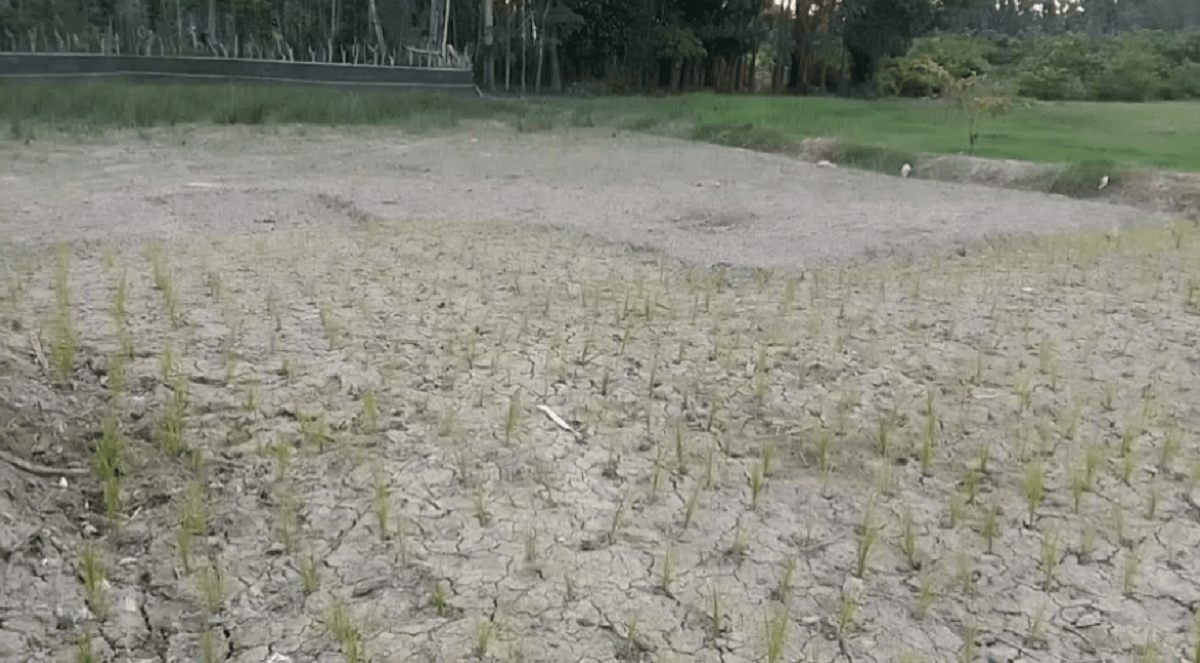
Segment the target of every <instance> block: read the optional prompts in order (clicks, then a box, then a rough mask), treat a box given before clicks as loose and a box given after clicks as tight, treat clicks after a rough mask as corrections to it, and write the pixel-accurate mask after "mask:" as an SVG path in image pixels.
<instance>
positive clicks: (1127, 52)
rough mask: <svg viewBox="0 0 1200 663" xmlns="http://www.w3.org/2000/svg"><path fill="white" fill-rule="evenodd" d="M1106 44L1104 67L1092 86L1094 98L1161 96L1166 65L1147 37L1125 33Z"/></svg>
mask: <svg viewBox="0 0 1200 663" xmlns="http://www.w3.org/2000/svg"><path fill="white" fill-rule="evenodd" d="M1107 46H1108V49H1107V50H1108V57H1107V63H1106V65H1107V66H1106V67H1105V68H1104V73H1103V74H1102V75H1101V76H1099V77H1098V79H1097V81H1096V85H1095V95H1096V98H1097V99H1100V100H1102V101H1146V100H1149V99H1157V98H1159V97H1160V96H1161V93H1162V88H1163V87H1164V83H1165V81H1166V79H1167V77H1168V76H1169V74H1170V67H1169V66H1168V64H1167V60H1166V58H1164V57H1163V56H1162V53H1161V51H1160V50H1159V49H1158V48H1157V46H1156V43H1155V41H1154V40H1153V38H1152V37H1151V36H1149V35H1144V34H1133V35H1126V36H1124V37H1121V38H1118V39H1115V40H1113V41H1112V42H1110V43H1109V44H1107Z"/></svg>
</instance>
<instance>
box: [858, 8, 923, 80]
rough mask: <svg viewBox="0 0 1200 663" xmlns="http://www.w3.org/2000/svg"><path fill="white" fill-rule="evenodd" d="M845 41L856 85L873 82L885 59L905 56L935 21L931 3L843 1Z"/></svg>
mask: <svg viewBox="0 0 1200 663" xmlns="http://www.w3.org/2000/svg"><path fill="white" fill-rule="evenodd" d="M838 19H839V22H840V23H841V34H842V39H843V40H844V42H845V44H846V49H847V50H848V51H849V54H850V58H851V69H852V72H851V73H852V76H853V79H854V81H855V82H863V81H866V80H869V78H870V76H871V75H872V74H873V73H874V72H875V69H876V67H877V66H878V65H879V63H880V61H882V59H883V58H885V57H889V56H897V55H901V54H903V53H905V52H906V51H907V50H908V48H909V46H910V44H911V42H912V39H913V38H914V37H916V36H918V35H919V34H921V33H922V32H923V31H924V30H925V29H926V28H927V27H928V26H929V24H930V23H931V21H932V19H933V8H932V5H931V4H930V3H929V2H928V0H843V2H842V3H841V5H840V6H839V8H838Z"/></svg>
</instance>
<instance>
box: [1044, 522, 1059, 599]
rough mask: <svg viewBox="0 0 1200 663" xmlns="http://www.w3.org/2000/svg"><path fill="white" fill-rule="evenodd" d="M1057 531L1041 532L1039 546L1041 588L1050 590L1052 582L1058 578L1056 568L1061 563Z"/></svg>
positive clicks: (1050, 529) (1051, 529)
mask: <svg viewBox="0 0 1200 663" xmlns="http://www.w3.org/2000/svg"><path fill="white" fill-rule="evenodd" d="M1058 541H1059V539H1058V530H1056V529H1053V528H1049V529H1047V530H1046V531H1044V532H1042V538H1041V544H1040V546H1039V551H1040V553H1041V554H1040V556H1039V558H1040V561H1041V565H1040V567H1041V571H1042V588H1043V589H1047V590H1048V589H1050V588H1051V586H1053V585H1054V581H1055V579H1056V578H1057V576H1058V566H1059V562H1061V561H1062V560H1061V557H1060V554H1059V545H1058Z"/></svg>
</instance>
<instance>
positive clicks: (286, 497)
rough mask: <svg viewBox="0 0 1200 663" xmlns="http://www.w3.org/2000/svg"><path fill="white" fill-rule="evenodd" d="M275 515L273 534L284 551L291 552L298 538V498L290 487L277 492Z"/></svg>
mask: <svg viewBox="0 0 1200 663" xmlns="http://www.w3.org/2000/svg"><path fill="white" fill-rule="evenodd" d="M277 509H278V511H277V512H276V515H275V533H276V536H278V537H279V542H280V543H282V544H283V548H284V550H286V551H287V552H289V553H290V552H292V551H294V550H295V549H296V542H297V540H298V539H299V537H300V498H299V497H297V496H296V491H295V490H293V489H292V488H290V487H287V486H285V487H283V488H282V489H281V490H280V491H279V505H278V507H277Z"/></svg>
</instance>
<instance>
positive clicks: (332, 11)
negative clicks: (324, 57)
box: [329, 0, 338, 62]
mask: <svg viewBox="0 0 1200 663" xmlns="http://www.w3.org/2000/svg"><path fill="white" fill-rule="evenodd" d="M337 33H338V0H329V61H330V62H333V44H334V42H335V41H337Z"/></svg>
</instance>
